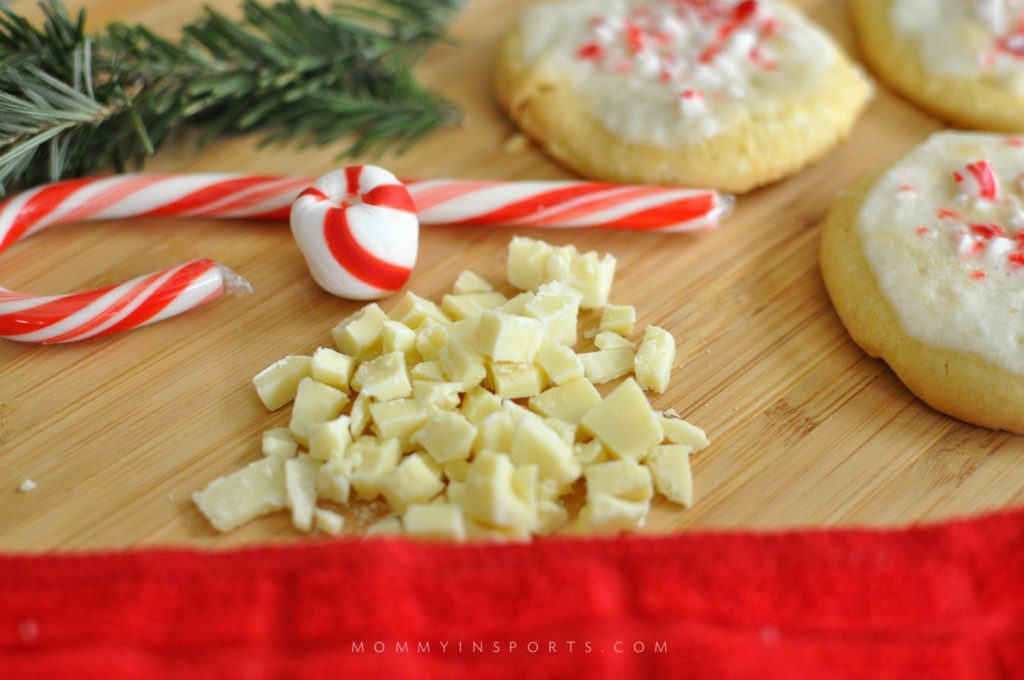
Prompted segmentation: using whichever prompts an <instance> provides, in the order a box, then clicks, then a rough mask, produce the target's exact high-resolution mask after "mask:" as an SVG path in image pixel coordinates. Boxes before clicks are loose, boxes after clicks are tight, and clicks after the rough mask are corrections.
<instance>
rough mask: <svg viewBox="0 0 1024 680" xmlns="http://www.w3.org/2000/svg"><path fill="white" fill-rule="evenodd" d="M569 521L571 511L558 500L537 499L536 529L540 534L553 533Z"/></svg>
mask: <svg viewBox="0 0 1024 680" xmlns="http://www.w3.org/2000/svg"><path fill="white" fill-rule="evenodd" d="M568 522H569V511H568V510H566V509H565V506H564V505H562V504H561V503H559V502H558V501H557V500H551V499H543V500H538V501H537V526H536V527H535V528H534V531H535V532H536V533H537V534H538V535H540V536H547V535H550V534H553V533H554V532H555V531H557V530H558V529H560V528H562V527H563V526H565V525H566V524H567V523H568Z"/></svg>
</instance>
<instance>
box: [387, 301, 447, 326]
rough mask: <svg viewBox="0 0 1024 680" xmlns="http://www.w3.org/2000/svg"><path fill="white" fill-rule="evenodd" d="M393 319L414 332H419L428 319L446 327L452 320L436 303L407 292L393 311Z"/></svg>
mask: <svg viewBox="0 0 1024 680" xmlns="http://www.w3.org/2000/svg"><path fill="white" fill-rule="evenodd" d="M391 318H392V319H394V320H395V321H401V322H402V323H404V324H405V325H406V326H408V327H409V328H411V329H413V330H414V331H415V330H419V327H420V326H421V325H423V323H424V322H425V321H426V320H427V319H433V320H434V321H436V322H438V323H440V324H442V325H445V326H447V325H448V324H449V323H451V319H449V318H448V316H447V315H446V314H445V313H444V312H442V311H441V308H440V307H438V306H437V305H436V304H435V303H433V302H431V301H430V300H425V299H423V298H421V297H420V296H419V295H416V294H415V293H412V292H407V293H406V294H405V296H404V297H403V298H402V299H401V300H400V301H399V303H398V305H397V306H396V307H395V308H394V309H393V310H392V311H391Z"/></svg>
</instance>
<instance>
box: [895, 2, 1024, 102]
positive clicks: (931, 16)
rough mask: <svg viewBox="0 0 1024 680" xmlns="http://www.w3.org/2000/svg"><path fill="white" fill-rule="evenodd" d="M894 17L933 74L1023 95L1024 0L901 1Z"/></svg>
mask: <svg viewBox="0 0 1024 680" xmlns="http://www.w3.org/2000/svg"><path fill="white" fill-rule="evenodd" d="M891 16H892V22H893V26H894V27H895V29H896V32H897V34H898V35H900V36H902V37H903V38H905V39H909V40H913V41H914V42H915V43H916V44H917V48H918V51H919V53H920V55H921V60H922V62H923V63H924V66H925V68H926V69H927V70H929V71H931V72H932V73H935V74H937V75H944V76H952V77H961V78H985V79H989V80H991V81H992V82H995V83H997V84H998V85H1000V86H1002V87H1006V88H1008V89H1009V90H1011V91H1012V92H1014V93H1016V94H1020V95H1024V0H896V1H895V2H893V4H892V15H891Z"/></svg>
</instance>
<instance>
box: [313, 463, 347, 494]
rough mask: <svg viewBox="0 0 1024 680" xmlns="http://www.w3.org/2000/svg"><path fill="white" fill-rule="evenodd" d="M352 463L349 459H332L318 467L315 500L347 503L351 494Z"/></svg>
mask: <svg viewBox="0 0 1024 680" xmlns="http://www.w3.org/2000/svg"><path fill="white" fill-rule="evenodd" d="M352 462H353V461H352V460H351V459H345V460H338V459H334V460H331V461H328V462H327V463H324V464H323V465H321V466H320V471H319V472H318V473H317V480H316V495H317V498H322V499H324V500H327V501H334V502H335V503H341V504H345V503H348V499H349V496H350V495H351V493H352V483H351V477H352Z"/></svg>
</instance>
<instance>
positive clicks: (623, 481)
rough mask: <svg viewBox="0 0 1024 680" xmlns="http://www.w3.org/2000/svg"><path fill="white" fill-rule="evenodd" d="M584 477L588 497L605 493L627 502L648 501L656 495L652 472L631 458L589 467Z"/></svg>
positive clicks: (585, 469) (584, 470) (584, 472)
mask: <svg viewBox="0 0 1024 680" xmlns="http://www.w3.org/2000/svg"><path fill="white" fill-rule="evenodd" d="M583 476H584V478H586V480H587V495H588V496H590V495H592V494H598V493H604V494H608V495H609V496H615V497H616V498H622V499H624V500H627V501H646V500H649V499H650V498H651V497H652V496H653V495H654V489H653V487H652V486H651V473H650V471H649V470H648V469H647V468H646V467H644V466H643V465H640V464H639V463H637V462H636V461H635V460H631V459H629V458H622V459H620V460H611V461H608V462H606V463H596V464H594V465H588V466H587V467H585V468H583Z"/></svg>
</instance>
